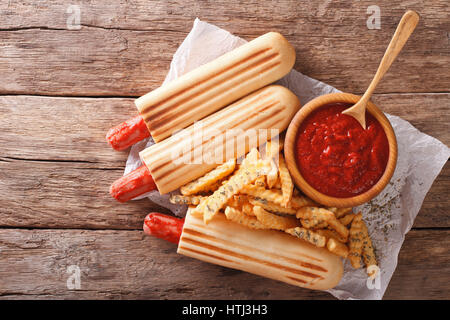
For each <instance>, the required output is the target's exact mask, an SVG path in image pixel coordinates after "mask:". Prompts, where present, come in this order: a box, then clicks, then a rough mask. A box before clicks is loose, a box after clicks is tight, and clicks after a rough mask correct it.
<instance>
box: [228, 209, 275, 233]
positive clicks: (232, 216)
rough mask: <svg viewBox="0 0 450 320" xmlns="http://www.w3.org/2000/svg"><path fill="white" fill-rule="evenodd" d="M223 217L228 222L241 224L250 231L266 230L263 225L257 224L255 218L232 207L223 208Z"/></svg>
mask: <svg viewBox="0 0 450 320" xmlns="http://www.w3.org/2000/svg"><path fill="white" fill-rule="evenodd" d="M225 216H226V217H227V219H228V220H231V221H233V222H236V223H239V224H242V225H244V226H246V227H248V228H251V229H268V228H267V227H266V226H265V225H263V224H262V223H261V222H259V221H258V220H257V219H256V218H255V217H251V216H248V215H246V214H244V213H243V212H242V211H239V210H237V209H235V208H232V207H226V208H225Z"/></svg>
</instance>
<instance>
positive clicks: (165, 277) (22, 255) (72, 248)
mask: <svg viewBox="0 0 450 320" xmlns="http://www.w3.org/2000/svg"><path fill="white" fill-rule="evenodd" d="M449 236H450V231H449V230H413V231H411V232H410V233H409V234H408V235H407V239H406V241H405V243H404V246H403V249H402V251H401V254H400V259H399V266H398V270H397V272H396V273H395V274H394V277H393V280H392V283H391V285H390V287H389V289H388V291H387V294H386V298H388V299H389V298H396V299H408V298H415V299H420V298H423V299H446V298H448V297H449V294H450V292H449V288H448V285H447V284H448V275H449V274H450V269H449V266H450V260H449V259H450V258H449V257H450V255H449V251H448V250H449V249H448V245H449V243H448V239H449ZM0 250H1V251H0V254H1V257H2V258H1V259H0V298H2V299H14V298H21V299H24V298H25V299H27V298H29V299H45V298H47V299H48V298H50V299H61V298H75V299H87V298H95V299H118V298H121V299H230V298H232V299H326V298H332V297H331V296H330V295H328V294H327V293H323V292H315V291H310V290H306V289H301V288H297V287H294V286H289V285H286V284H283V283H281V282H276V281H272V280H267V279H264V278H260V277H258V276H254V275H251V274H248V273H244V272H239V271H235V270H231V269H226V268H222V267H218V266H214V265H211V264H207V263H204V262H201V261H197V260H194V259H190V258H187V257H184V256H181V255H177V254H176V253H175V250H176V248H175V246H174V245H173V244H171V243H167V242H165V241H163V240H159V239H156V238H149V237H145V236H143V234H142V232H140V231H111V230H105V231H88V230H18V229H2V230H0ZM72 265H74V266H78V267H79V268H80V271H81V274H80V275H81V277H80V290H69V289H68V288H67V280H68V278H69V276H70V274H71V273H67V269H68V267H69V266H72ZM411 266H415V267H414V268H412V267H411Z"/></svg>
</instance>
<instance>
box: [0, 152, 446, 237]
mask: <svg viewBox="0 0 450 320" xmlns="http://www.w3.org/2000/svg"><path fill="white" fill-rule="evenodd" d="M121 175H122V171H121V170H104V169H96V168H93V167H92V164H89V163H71V162H40V161H20V160H7V161H0V227H1V226H6V227H37V228H89V229H140V228H141V227H142V222H143V219H144V217H145V215H146V214H147V213H148V212H150V211H152V210H154V211H159V210H162V209H160V208H159V207H158V206H156V205H155V204H153V203H152V202H150V201H148V200H146V199H145V200H140V201H130V202H128V203H126V204H120V203H118V202H117V201H116V200H114V199H113V198H112V197H111V196H110V195H109V192H108V189H109V185H110V184H111V183H112V182H113V181H114V180H115V179H117V178H119V177H120V176H121ZM449 190H450V165H449V164H447V165H446V166H445V167H444V170H443V172H442V173H441V175H440V177H439V178H438V179H437V181H436V182H435V183H434V185H433V187H432V188H431V191H430V192H429V194H428V195H427V197H426V198H425V201H424V204H423V207H422V209H421V211H420V212H419V215H418V218H417V220H416V221H415V224H414V227H415V228H432V227H450V213H449V210H448V208H449V207H450V197H449V196H448V191H449ZM162 211H163V212H168V211H167V210H162Z"/></svg>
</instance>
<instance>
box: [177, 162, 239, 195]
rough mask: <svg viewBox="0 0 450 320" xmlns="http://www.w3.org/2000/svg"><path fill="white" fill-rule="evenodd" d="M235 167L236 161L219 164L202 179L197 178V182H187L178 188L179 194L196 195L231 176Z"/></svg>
mask: <svg viewBox="0 0 450 320" xmlns="http://www.w3.org/2000/svg"><path fill="white" fill-rule="evenodd" d="M235 167H236V159H234V158H233V159H230V160H228V161H227V162H225V163H224V164H221V165H220V166H218V167H217V168H215V169H214V170H212V171H210V172H208V173H207V174H205V175H204V176H203V177H200V178H198V179H197V180H194V181H192V182H189V183H188V184H186V185H184V186H182V187H181V188H180V192H181V194H182V195H185V196H189V195H192V194H196V193H198V192H201V191H203V190H205V189H207V188H208V187H210V186H211V185H213V184H214V183H216V182H217V181H219V180H221V179H223V178H225V177H226V176H228V175H229V174H231V173H232V172H233V171H234V169H235Z"/></svg>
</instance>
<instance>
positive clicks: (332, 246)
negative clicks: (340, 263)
mask: <svg viewBox="0 0 450 320" xmlns="http://www.w3.org/2000/svg"><path fill="white" fill-rule="evenodd" d="M327 249H328V250H329V251H330V252H332V253H334V254H336V255H338V256H341V257H343V258H347V256H348V247H347V246H346V245H345V244H344V243H342V242H340V241H337V240H336V239H334V238H330V239H328V241H327Z"/></svg>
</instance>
